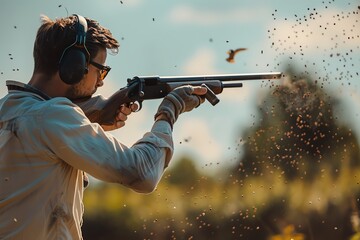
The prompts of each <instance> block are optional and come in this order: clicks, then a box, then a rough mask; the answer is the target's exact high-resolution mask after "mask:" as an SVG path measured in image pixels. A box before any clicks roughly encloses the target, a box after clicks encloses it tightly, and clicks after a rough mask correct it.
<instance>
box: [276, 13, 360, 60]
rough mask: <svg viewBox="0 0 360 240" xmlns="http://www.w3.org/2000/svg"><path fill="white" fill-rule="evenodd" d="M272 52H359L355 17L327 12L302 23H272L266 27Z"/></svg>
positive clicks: (357, 24) (304, 19)
mask: <svg viewBox="0 0 360 240" xmlns="http://www.w3.org/2000/svg"><path fill="white" fill-rule="evenodd" d="M269 29H270V31H271V38H272V40H273V44H274V46H275V48H277V49H278V50H279V51H280V52H281V51H284V52H298V51H301V52H302V53H303V52H306V53H309V54H311V53H313V54H318V52H319V51H324V50H325V51H331V50H334V51H336V50H338V49H339V48H344V47H345V48H358V45H359V35H360V24H359V21H358V15H357V14H352V13H350V12H348V13H345V12H341V13H340V10H335V9H328V10H324V11H319V12H316V14H311V15H309V16H306V17H305V16H304V17H303V18H302V19H301V18H297V19H293V20H290V19H288V20H283V21H275V22H273V24H272V25H271V26H269Z"/></svg>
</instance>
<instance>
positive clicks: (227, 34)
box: [0, 0, 360, 173]
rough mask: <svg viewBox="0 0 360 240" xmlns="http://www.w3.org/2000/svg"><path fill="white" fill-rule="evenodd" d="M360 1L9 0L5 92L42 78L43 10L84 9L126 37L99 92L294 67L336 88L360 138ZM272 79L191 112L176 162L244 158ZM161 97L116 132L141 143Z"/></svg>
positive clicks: (5, 4) (1, 62) (4, 12)
mask: <svg viewBox="0 0 360 240" xmlns="http://www.w3.org/2000/svg"><path fill="white" fill-rule="evenodd" d="M359 6H360V1H355V0H351V1H350V0H330V1H329V0H328V1H321V0H312V1H310V0H305V1H293V0H273V1H268V0H258V1H255V0H252V1H250V0H244V1H240V0H226V1H218V0H217V1H215V0H196V1H194V0H192V1H190V0H182V1H178V0H170V1H169V0H151V1H149V0H148V1H146V0H122V1H119V0H103V1H99V0H86V1H85V0H76V1H70V0H63V1H49V0H47V1H45V0H32V1H23V0H2V2H1V8H0V16H1V21H0V27H1V31H2V38H1V45H0V73H1V74H0V84H1V85H2V87H1V88H0V97H2V96H4V95H5V94H6V92H7V91H6V87H5V81H6V80H8V79H12V80H17V81H21V82H24V83H27V82H28V81H29V79H30V77H31V75H32V70H33V60H32V48H33V42H34V39H35V34H36V31H37V29H38V27H39V26H40V15H41V14H44V15H47V16H49V17H50V18H52V19H54V18H58V17H65V16H68V15H71V14H73V13H76V14H79V15H82V16H85V17H89V18H93V19H96V20H97V21H99V23H100V24H101V25H103V26H104V27H106V28H109V29H110V30H111V32H112V33H113V35H114V37H115V38H117V39H118V40H119V42H120V50H119V54H117V55H115V56H112V55H110V54H108V57H107V65H110V66H111V67H112V70H111V71H110V73H109V74H108V76H107V78H106V79H105V84H104V86H103V87H102V88H101V89H99V90H98V94H102V95H104V96H105V97H108V96H110V95H111V94H112V93H113V92H115V90H117V89H119V88H121V87H124V86H125V85H126V79H127V78H132V77H134V76H144V75H146V76H148V75H159V76H178V75H209V74H230V73H231V74H235V73H239V74H243V73H256V72H276V71H285V70H286V69H287V68H288V66H289V65H291V66H293V67H295V68H296V71H298V72H301V73H302V72H303V73H308V72H309V73H311V74H312V76H314V77H315V78H316V80H317V81H318V82H319V84H321V85H322V86H324V88H325V89H326V90H327V91H330V92H332V93H333V94H335V96H336V97H337V98H338V99H339V100H340V101H341V108H340V109H339V112H338V114H339V120H340V121H343V123H345V124H348V126H349V128H352V129H353V130H354V132H355V133H356V134H357V135H358V137H360V126H359V125H360V124H358V122H359V118H360V117H359V111H360V110H359V109H360V108H359V107H360V94H359V90H360V87H359V78H360V77H359V72H360V70H359V69H360V68H359V66H360V54H359V52H360V51H359V46H360V38H359V35H360V23H359V21H360V14H359V12H360V9H359V8H360V7H359ZM236 48H247V50H246V51H243V52H241V53H239V54H237V55H236V56H235V62H234V63H229V62H227V61H226V60H225V59H226V58H227V51H228V50H229V49H236ZM274 81H275V83H274V84H278V83H281V81H282V80H274ZM271 85H272V83H270V82H268V81H251V82H244V86H243V87H242V88H238V89H225V90H224V92H223V93H222V94H221V95H219V96H218V97H219V99H220V103H219V104H217V105H216V106H212V105H211V104H209V103H207V102H206V103H204V104H203V105H201V106H200V107H199V108H198V109H195V110H194V111H192V112H190V113H184V114H182V115H181V116H180V117H179V119H178V121H177V122H176V124H175V126H174V143H175V154H174V157H173V160H174V161H177V160H178V159H179V158H181V157H182V156H184V155H185V156H189V157H190V158H192V159H194V160H196V166H198V167H199V169H200V170H203V171H204V172H214V173H216V172H217V171H219V170H220V169H223V168H226V167H228V166H231V165H234V164H236V163H237V159H238V158H239V155H241V153H242V147H241V146H242V145H241V144H242V143H243V141H242V137H243V135H244V134H245V131H247V130H248V129H249V128H251V127H253V126H254V125H255V124H256V123H257V122H258V120H259V119H258V118H257V117H258V116H257V115H258V113H257V107H258V105H259V104H260V103H261V99H262V98H263V97H264V96H265V95H266V93H268V92H269V91H270V90H271V88H270V86H271ZM160 102H161V101H160V100H151V101H146V102H144V103H143V108H142V110H141V111H139V112H137V113H133V114H132V115H131V116H129V119H128V121H127V122H126V126H125V127H124V128H122V129H119V130H116V131H112V132H111V133H112V134H113V135H115V136H116V137H117V138H118V139H119V140H120V141H121V142H123V143H125V144H126V145H128V146H131V145H132V144H133V143H135V142H136V141H137V140H138V139H139V138H141V137H142V135H143V134H144V133H145V132H146V131H149V130H150V128H151V126H152V123H153V115H154V114H155V112H156V109H157V107H158V105H159V104H160Z"/></svg>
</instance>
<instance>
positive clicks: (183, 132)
mask: <svg viewBox="0 0 360 240" xmlns="http://www.w3.org/2000/svg"><path fill="white" fill-rule="evenodd" d="M211 133H212V131H211V129H210V127H209V125H208V123H207V122H206V121H205V120H204V119H202V118H201V119H200V118H194V117H192V118H184V119H183V120H182V121H179V122H178V123H177V125H176V132H175V133H174V134H175V137H174V139H180V141H181V144H180V145H178V146H177V147H178V148H177V149H176V153H177V154H180V155H181V154H182V153H183V152H184V151H188V152H191V153H192V154H193V155H194V158H195V159H196V163H197V164H198V165H199V166H205V165H206V164H210V163H215V162H216V161H219V160H220V159H221V158H222V157H223V156H224V154H223V151H222V149H224V147H223V146H222V145H221V143H219V142H218V141H217V139H216V138H215V137H214V136H213V135H212V134H211Z"/></svg>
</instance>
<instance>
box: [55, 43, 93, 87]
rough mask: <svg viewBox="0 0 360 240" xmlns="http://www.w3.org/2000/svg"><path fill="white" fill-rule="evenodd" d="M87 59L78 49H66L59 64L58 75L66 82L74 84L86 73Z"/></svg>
mask: <svg viewBox="0 0 360 240" xmlns="http://www.w3.org/2000/svg"><path fill="white" fill-rule="evenodd" d="M87 72H88V69H87V61H86V57H85V54H84V53H83V52H82V51H81V50H80V49H79V48H75V47H72V48H70V49H68V50H67V51H66V52H65V53H64V56H63V57H62V59H61V61H60V64H59V75H60V78H61V80H63V81H64V82H65V83H66V84H69V85H72V84H76V83H78V82H80V81H81V79H83V77H84V75H85V74H87Z"/></svg>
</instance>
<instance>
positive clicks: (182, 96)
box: [155, 85, 207, 127]
mask: <svg viewBox="0 0 360 240" xmlns="http://www.w3.org/2000/svg"><path fill="white" fill-rule="evenodd" d="M206 91H207V89H206V88H205V87H199V86H197V87H193V86H191V85H186V86H181V87H178V88H175V89H174V90H173V91H171V92H170V93H169V94H168V95H167V96H166V97H165V98H164V99H163V101H162V102H161V104H160V106H159V108H158V111H157V113H156V114H155V120H156V121H158V120H166V121H167V122H169V123H170V125H171V127H173V125H174V123H175V122H176V120H177V118H178V117H179V115H180V114H181V113H183V112H190V111H191V110H193V109H194V108H197V107H198V106H199V105H200V104H202V103H203V102H204V101H205V97H204V95H205V94H206Z"/></svg>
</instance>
